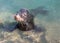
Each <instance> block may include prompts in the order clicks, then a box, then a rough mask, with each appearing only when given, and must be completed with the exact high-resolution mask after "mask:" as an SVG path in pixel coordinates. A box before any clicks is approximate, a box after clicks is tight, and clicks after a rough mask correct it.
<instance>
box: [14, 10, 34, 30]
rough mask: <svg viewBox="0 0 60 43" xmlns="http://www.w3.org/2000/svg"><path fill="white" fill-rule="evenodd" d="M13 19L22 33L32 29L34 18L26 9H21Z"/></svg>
mask: <svg viewBox="0 0 60 43" xmlns="http://www.w3.org/2000/svg"><path fill="white" fill-rule="evenodd" d="M14 19H15V20H16V21H17V22H18V24H17V25H16V27H17V28H19V29H20V30H22V31H27V30H31V29H34V16H33V15H32V14H30V12H29V10H28V9H21V10H19V12H17V14H16V15H15V16H14Z"/></svg>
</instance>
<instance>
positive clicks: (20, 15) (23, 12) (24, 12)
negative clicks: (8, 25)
mask: <svg viewBox="0 0 60 43" xmlns="http://www.w3.org/2000/svg"><path fill="white" fill-rule="evenodd" d="M28 14H29V10H28V9H25V8H23V9H20V10H19V11H18V12H17V14H16V15H15V16H14V18H15V20H16V21H25V20H26V19H27V17H28Z"/></svg>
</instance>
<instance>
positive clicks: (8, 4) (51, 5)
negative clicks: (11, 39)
mask: <svg viewBox="0 0 60 43" xmlns="http://www.w3.org/2000/svg"><path fill="white" fill-rule="evenodd" d="M42 6H43V8H44V9H46V10H48V13H47V14H46V15H43V14H38V15H36V17H35V24H36V25H38V26H43V27H44V28H45V29H46V31H45V32H44V33H45V36H46V37H47V39H46V40H47V41H48V42H49V43H50V42H51V43H57V42H56V41H55V40H57V41H58V42H59V41H60V0H0V19H2V22H3V24H4V25H6V23H10V22H11V23H12V22H15V21H14V18H13V15H14V14H16V12H17V11H18V10H19V9H21V8H27V9H35V8H38V7H42ZM0 30H1V29H0ZM0 32H1V33H2V32H3V30H1V31H0ZM1 33H0V34H1ZM6 43H7V42H6ZM42 43H44V42H42Z"/></svg>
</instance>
